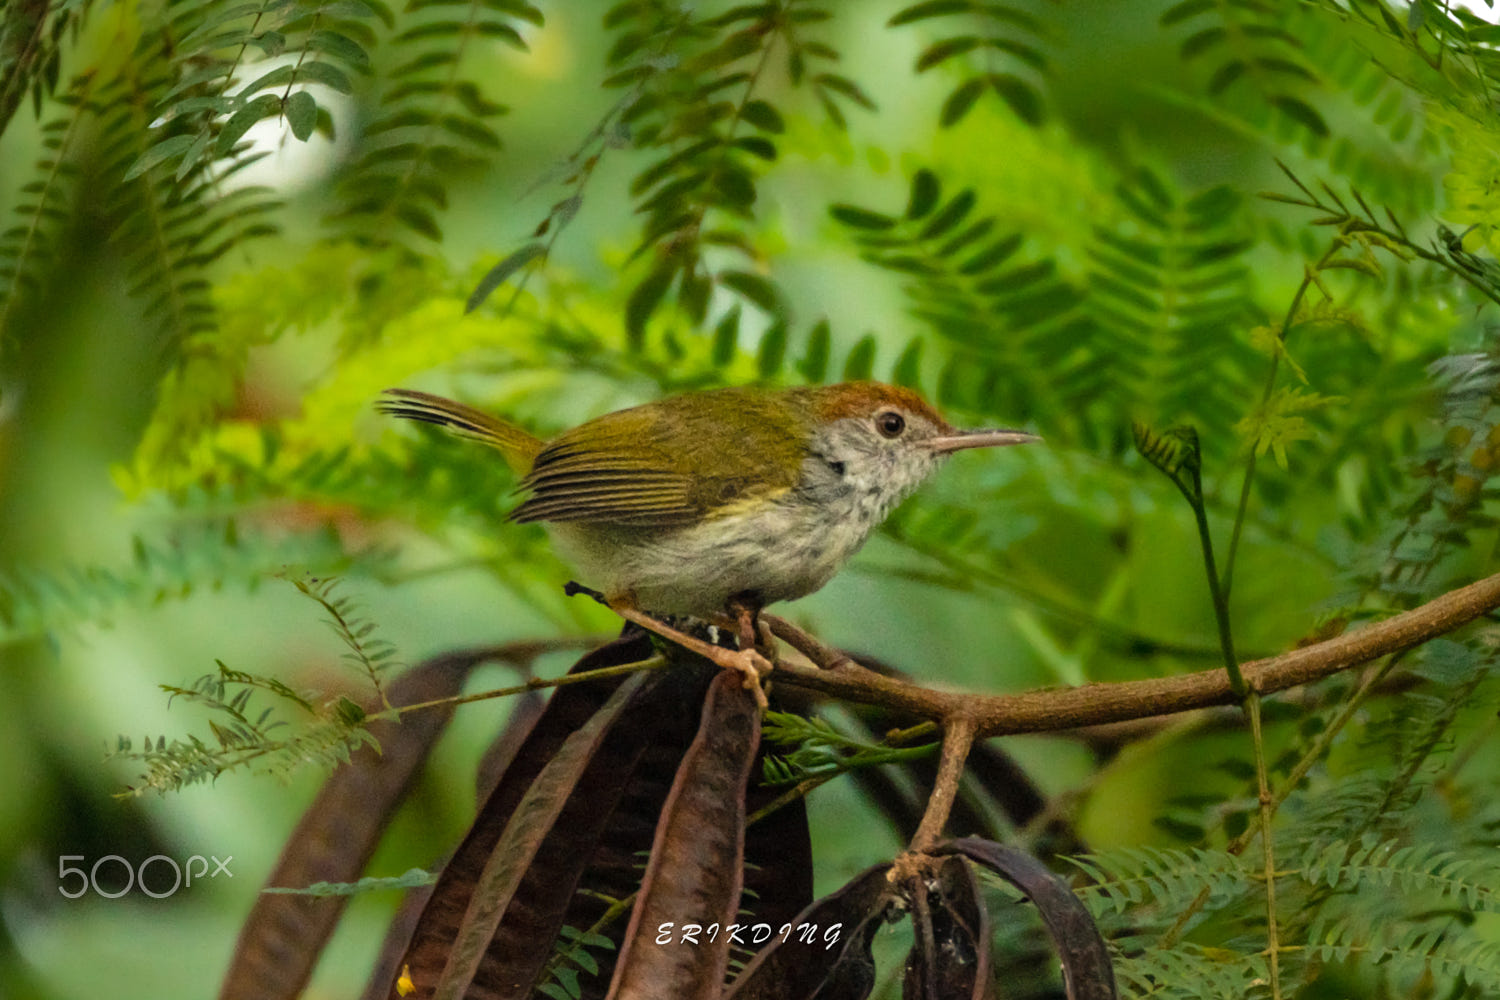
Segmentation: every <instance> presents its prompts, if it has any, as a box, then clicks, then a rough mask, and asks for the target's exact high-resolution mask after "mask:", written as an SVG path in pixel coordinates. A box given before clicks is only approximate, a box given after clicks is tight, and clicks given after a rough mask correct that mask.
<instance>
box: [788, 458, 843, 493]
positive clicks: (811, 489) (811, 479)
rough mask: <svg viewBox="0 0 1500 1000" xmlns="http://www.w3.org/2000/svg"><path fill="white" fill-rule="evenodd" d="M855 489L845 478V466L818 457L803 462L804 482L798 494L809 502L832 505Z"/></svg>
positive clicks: (799, 487)
mask: <svg viewBox="0 0 1500 1000" xmlns="http://www.w3.org/2000/svg"><path fill="white" fill-rule="evenodd" d="M852 489H853V487H852V486H851V485H850V484H849V481H848V479H846V478H845V476H844V464H843V463H842V462H839V463H836V465H835V464H833V463H829V462H827V461H825V460H824V459H822V458H820V457H817V456H809V457H808V458H805V459H803V461H802V481H801V482H800V483H798V484H797V492H798V493H799V494H801V495H802V496H804V497H806V498H807V499H809V500H814V501H817V502H819V503H824V504H826V503H831V502H833V501H835V500H838V499H840V498H841V497H846V496H848V495H849V492H850V490H852Z"/></svg>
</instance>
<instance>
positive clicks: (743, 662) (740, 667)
mask: <svg viewBox="0 0 1500 1000" xmlns="http://www.w3.org/2000/svg"><path fill="white" fill-rule="evenodd" d="M606 603H607V604H608V605H609V607H610V609H611V610H612V611H614V613H615V614H617V615H619V616H620V617H621V618H624V619H625V620H626V621H630V622H635V623H636V624H637V625H639V626H640V627H641V628H643V629H645V630H646V631H648V632H655V633H656V634H657V635H659V636H661V637H662V638H663V639H670V640H671V641H672V642H675V643H676V644H677V645H679V646H681V647H682V648H683V649H686V650H688V651H690V652H693V653H697V654H698V655H699V656H701V657H703V658H704V659H705V660H708V661H710V662H712V663H715V664H717V665H718V666H720V667H723V668H724V669H725V670H737V671H739V672H740V673H742V674H744V675H745V687H747V688H749V689H750V690H752V691H754V692H755V703H756V704H757V705H759V706H760V707H761V708H765V707H767V705H768V704H769V702H767V700H766V693H765V691H764V690H762V689H761V686H760V679H761V677H762V676H763V675H764V674H766V673H769V672H770V670H771V661H769V660H767V659H766V658H765V657H764V656H762V655H761V654H760V653H759V652H757V651H756V649H755V646H754V644H753V643H752V644H751V645H750V646H748V647H745V648H741V649H725V648H724V647H723V646H715V645H714V644H713V643H710V642H704V641H703V640H702V639H699V638H696V637H695V636H691V635H688V634H687V633H686V632H682V631H679V630H677V629H675V628H673V627H672V626H670V625H668V624H667V623H666V622H663V621H658V620H657V619H655V618H652V617H651V616H650V615H648V614H646V613H645V612H644V611H641V610H640V609H639V608H638V607H636V604H635V597H634V595H631V594H623V595H617V596H613V597H610V598H608V599H607V600H606Z"/></svg>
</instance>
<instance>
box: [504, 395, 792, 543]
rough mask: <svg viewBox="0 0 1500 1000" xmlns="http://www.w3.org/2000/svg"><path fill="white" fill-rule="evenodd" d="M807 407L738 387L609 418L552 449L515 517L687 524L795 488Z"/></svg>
mask: <svg viewBox="0 0 1500 1000" xmlns="http://www.w3.org/2000/svg"><path fill="white" fill-rule="evenodd" d="M799 412H800V411H798V410H796V409H794V408H792V407H788V406H786V405H784V404H783V403H781V402H780V400H778V398H777V397H776V396H775V395H774V394H771V393H766V392H764V391H758V390H747V389H738V388H734V389H717V390H711V391H709V392H701V393H695V394H693V395H689V396H677V397H673V398H670V399H664V400H662V401H660V402H657V403H651V404H648V405H646V406H638V407H633V408H631V409H628V410H619V411H617V412H615V413H609V414H606V415H604V416H602V417H598V418H596V419H594V420H591V421H589V422H587V423H585V424H580V425H579V426H578V427H575V428H573V430H571V431H567V432H566V433H564V434H562V435H561V436H559V437H558V438H556V439H554V440H553V441H551V442H549V443H548V444H547V445H546V446H544V447H543V448H542V450H541V452H540V453H539V454H538V455H537V457H536V461H535V463H534V464H533V466H532V468H531V472H530V474H529V475H527V476H526V478H525V479H524V480H522V482H521V487H522V488H523V489H525V490H529V491H530V492H531V497H530V498H529V499H527V500H526V502H525V503H523V504H521V505H520V506H519V507H517V508H516V509H515V510H514V511H513V512H512V513H511V515H510V516H511V519H512V520H515V521H559V522H561V521H588V522H595V523H600V524H619V525H626V526H632V527H677V526H681V525H686V524H694V523H697V522H699V521H702V520H703V519H705V518H708V517H712V516H714V515H715V513H720V512H723V511H725V510H727V509H729V508H731V507H733V506H736V505H739V504H743V503H746V502H751V501H754V500H756V499H760V498H764V497H770V496H775V495H779V494H782V493H785V492H786V491H787V490H788V489H790V488H791V487H793V486H795V485H796V482H797V479H798V477H799V476H800V474H801V463H800V460H799V457H798V456H800V455H801V453H802V452H803V451H805V448H806V441H807V438H808V436H809V433H810V432H809V430H808V428H807V426H806V424H805V421H804V419H803V418H801V417H800V416H799Z"/></svg>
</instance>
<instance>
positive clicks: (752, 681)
mask: <svg viewBox="0 0 1500 1000" xmlns="http://www.w3.org/2000/svg"><path fill="white" fill-rule="evenodd" d="M721 652H722V653H723V654H724V655H723V656H722V657H715V659H716V660H717V661H718V664H719V666H721V667H723V668H724V669H726V670H735V671H738V672H739V673H741V674H743V675H744V678H745V681H744V683H745V688H746V690H748V691H752V692H754V694H755V704H756V705H757V706H758V707H759V708H762V709H765V708H769V707H770V701H769V700H768V699H767V698H766V691H765V688H764V687H763V686H762V685H761V678H762V677H764V676H766V675H767V674H769V673H770V672H771V671H772V670H773V669H774V668H775V664H773V663H772V662H771V661H770V660H768V659H766V658H765V657H764V656H762V655H761V654H760V653H759V652H758V651H757V650H754V649H739V650H729V649H725V650H721Z"/></svg>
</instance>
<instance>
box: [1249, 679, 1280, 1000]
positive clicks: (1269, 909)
mask: <svg viewBox="0 0 1500 1000" xmlns="http://www.w3.org/2000/svg"><path fill="white" fill-rule="evenodd" d="M1245 714H1247V715H1248V716H1250V739H1251V742H1252V743H1253V744H1254V747H1255V781H1256V784H1257V786H1258V787H1259V799H1260V830H1261V837H1260V843H1261V859H1262V861H1263V863H1264V874H1265V881H1266V959H1267V962H1268V964H1269V966H1270V970H1269V971H1270V978H1271V1000H1281V960H1280V952H1281V942H1280V940H1279V934H1278V933H1277V927H1276V849H1275V838H1274V837H1272V836H1271V817H1272V815H1273V814H1274V813H1275V801H1274V799H1273V798H1272V797H1271V783H1270V781H1269V780H1268V779H1267V777H1266V745H1265V737H1264V734H1263V733H1262V732H1261V727H1260V693H1259V692H1257V691H1251V692H1250V694H1249V696H1248V697H1246V698H1245Z"/></svg>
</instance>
